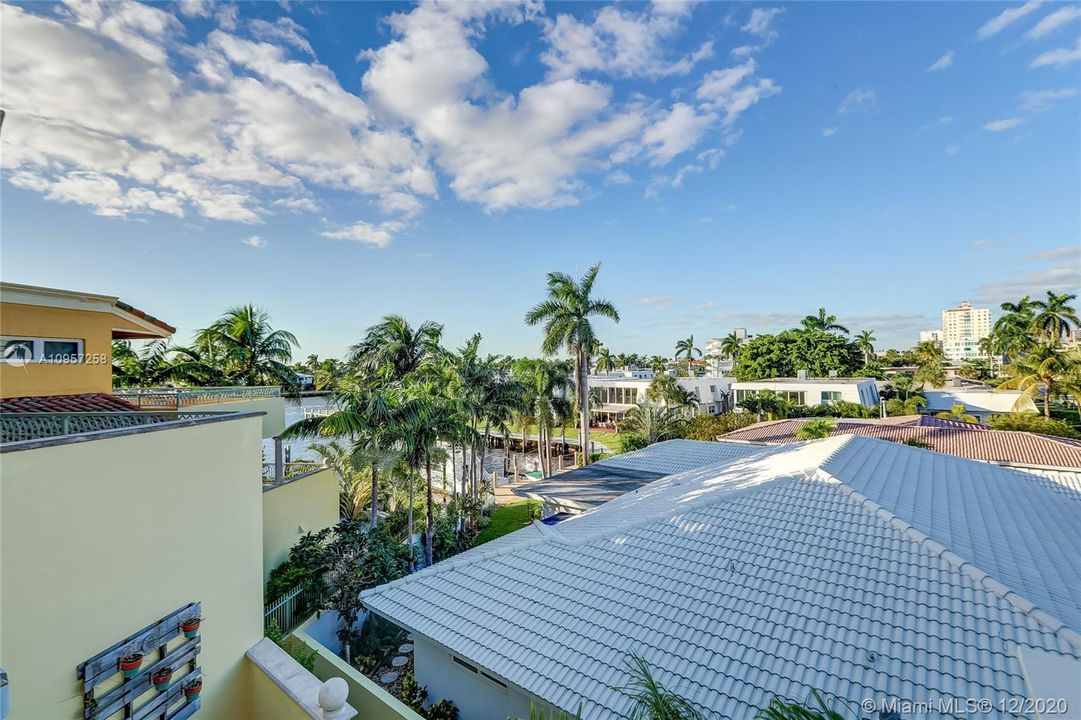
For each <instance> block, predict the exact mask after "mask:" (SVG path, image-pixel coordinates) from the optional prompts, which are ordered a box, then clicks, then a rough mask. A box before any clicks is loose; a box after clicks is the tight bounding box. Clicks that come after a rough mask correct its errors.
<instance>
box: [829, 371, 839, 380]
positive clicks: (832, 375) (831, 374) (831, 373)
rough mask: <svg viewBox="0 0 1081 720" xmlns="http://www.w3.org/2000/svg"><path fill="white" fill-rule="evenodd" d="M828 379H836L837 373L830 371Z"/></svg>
mask: <svg viewBox="0 0 1081 720" xmlns="http://www.w3.org/2000/svg"><path fill="white" fill-rule="evenodd" d="M830 377H831V378H835V377H837V371H836V370H830Z"/></svg>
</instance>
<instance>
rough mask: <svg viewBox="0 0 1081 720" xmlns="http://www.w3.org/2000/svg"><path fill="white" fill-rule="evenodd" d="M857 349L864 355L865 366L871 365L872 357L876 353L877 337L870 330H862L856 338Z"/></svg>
mask: <svg viewBox="0 0 1081 720" xmlns="http://www.w3.org/2000/svg"><path fill="white" fill-rule="evenodd" d="M856 347H857V348H859V350H860V351H861V352H862V353H863V364H864V365H865V366H866V365H870V364H871V356H872V355H874V352H875V336H874V333H872V332H871V331H870V330H862V331H860V334H859V335H857V336H856Z"/></svg>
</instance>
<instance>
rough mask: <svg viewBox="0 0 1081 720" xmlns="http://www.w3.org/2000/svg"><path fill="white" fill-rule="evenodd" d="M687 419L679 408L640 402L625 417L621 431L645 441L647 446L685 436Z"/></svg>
mask: <svg viewBox="0 0 1081 720" xmlns="http://www.w3.org/2000/svg"><path fill="white" fill-rule="evenodd" d="M685 422H686V419H685V418H684V416H683V413H682V411H680V410H679V409H678V408H671V407H667V406H665V405H655V404H653V403H649V402H639V403H638V404H637V405H635V406H634V407H632V408H631V409H630V410H628V411H627V412H626V414H625V415H624V416H623V422H622V423H621V425H620V429H621V430H622V431H623V432H627V433H633V434H635V435H638V436H639V437H641V438H642V439H643V440H645V442H646V444H647V445H652V444H653V443H655V442H660V441H662V440H671V439H673V438H678V437H682V436H683V427H684V424H685Z"/></svg>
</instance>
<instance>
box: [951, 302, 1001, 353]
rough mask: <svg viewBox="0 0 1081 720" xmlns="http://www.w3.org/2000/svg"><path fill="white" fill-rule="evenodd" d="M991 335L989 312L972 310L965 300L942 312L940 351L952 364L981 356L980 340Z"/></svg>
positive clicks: (981, 309) (980, 309)
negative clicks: (957, 305)
mask: <svg viewBox="0 0 1081 720" xmlns="http://www.w3.org/2000/svg"><path fill="white" fill-rule="evenodd" d="M990 334H991V311H990V310H988V309H987V308H974V307H972V305H971V304H970V303H969V302H968V301H967V300H966V301H962V303H961V305H960V306H959V307H955V308H950V309H948V310H943V311H942V350H943V352H945V353H946V357H947V358H948V359H949V360H950V361H952V362H964V361H965V360H974V359H976V358H979V357H981V356H982V355H983V353H982V352H981V351H980V340H982V339H984V338H985V337H987V336H988V335H990Z"/></svg>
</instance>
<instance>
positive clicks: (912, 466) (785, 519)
mask: <svg viewBox="0 0 1081 720" xmlns="http://www.w3.org/2000/svg"><path fill="white" fill-rule="evenodd" d="M1079 526H1081V502H1075V501H1070V502H1064V501H1063V497H1062V495H1061V493H1060V492H1059V491H1055V490H1052V489H1050V488H1049V487H1047V486H1046V485H1044V484H1042V483H1040V482H1037V481H1035V479H1034V478H1032V477H1031V476H1027V475H1025V474H1024V473H1019V472H1016V471H1013V470H1010V469H1007V468H1001V467H997V466H995V465H992V464H989V463H982V462H975V461H971V460H966V459H964V458H959V457H953V456H950V455H944V454H941V453H935V452H929V451H927V450H922V449H919V448H914V447H909V446H906V445H902V444H899V443H893V442H885V441H881V440H876V439H873V438H866V437H860V436H853V435H847V436H841V437H835V438H828V439H824V440H819V441H814V442H808V443H795V444H791V445H784V446H777V447H761V448H758V449H757V452H756V453H753V454H749V455H745V456H742V457H738V458H735V459H732V460H729V461H727V462H722V463H720V464H714V465H707V466H704V467H701V468H698V469H694V470H690V471H687V472H683V473H679V474H676V475H670V476H668V477H665V478H663V479H660V480H657V481H655V482H653V483H651V484H649V485H646V486H644V487H642V488H640V489H639V490H638V491H637V492H634V493H629V494H626V495H623V496H621V497H619V498H617V499H615V500H612V501H610V502H608V503H605V504H603V505H600V506H599V507H596V508H595V509H593V510H591V511H589V512H586V513H582V514H580V515H577V516H574V517H571V518H568V519H566V520H564V521H563V522H560V523H558V524H556V525H553V526H549V525H546V524H544V523H539V522H538V523H534V524H532V525H530V526H528V527H526V528H524V529H522V530H520V531H518V532H516V533H513V534H511V535H508V536H504V537H503V538H500V539H499V540H498V541H495V543H493V544H491V545H486V546H481V547H478V548H475V549H473V550H471V551H468V552H466V553H463V554H462V555H460V556H458V557H456V558H454V559H453V560H451V561H448V562H444V563H438V564H436V565H435V566H433V567H431V568H427V569H425V570H423V571H421V572H419V573H417V574H414V575H411V576H409V577H406V578H402V579H400V580H396V581H394V582H391V583H389V584H386V585H383V586H380V587H376V588H372V589H370V590H367V591H365V592H364V593H362V595H361V598H362V600H363V601H364V602H365V604H366V605H367V607H368V608H369V609H370V610H371V611H373V612H375V613H378V614H380V615H382V616H384V617H386V618H388V619H390V620H392V621H393V622H395V623H397V624H399V625H401V626H402V627H404V628H407V629H408V630H410V631H411V632H412V633H413V635H414V638H415V663H416V675H417V678H418V680H419V681H420V682H421V683H423V684H426V685H428V687H429V689H430V690H431V691H432V693H433V694H434V695H435V696H437V697H446V698H450V699H452V700H454V702H455V703H456V704H457V705H458V707H459V708H460V709H461V712H462V715H461V717H462V720H503V719H504V718H506V717H507V716H519V717H527V716H528V710H529V704H530V701H531V700H534V701H539V702H540V703H541V704H542V705H546V706H549V707H554V708H560V709H563V710H565V711H568V712H571V713H573V712H575V711H577V710H578V709H579V708H581V712H582V717H583V718H585V720H594V719H600V718H611V717H619V716H622V715H623V714H625V713H626V712H628V711H629V710H630V709H631V707H632V701H631V700H630V699H629V698H628V697H627V696H626V695H625V694H623V693H621V692H620V690H619V688H620V687H622V686H626V685H627V684H628V683H629V682H630V681H631V675H630V674H629V672H628V666H627V659H628V657H629V655H630V654H631V653H637V654H639V655H640V656H641V657H642V658H643V659H644V660H645V661H646V662H647V663H648V665H649V666H650V667H651V668H652V669H653V674H654V677H655V678H656V680H657V681H658V682H659V683H660V684H661V685H663V686H664V687H666V688H668V689H669V690H671V691H672V692H674V693H676V694H678V695H680V696H682V697H684V698H686V699H687V700H689V701H690V702H692V703H694V704H695V705H697V706H698V707H700V708H702V709H703V710H705V711H706V712H707V714H708V715H709V716H710V717H722V718H748V717H752V716H753V715H754V714H755V712H756V711H757V710H758V709H759V708H762V707H764V706H765V705H766V704H767V703H768V702H769V701H770V699H771V698H772V697H774V696H778V695H779V696H784V697H788V698H792V699H794V700H797V701H804V700H806V699H807V698H808V697H809V696H810V692H811V691H812V690H818V691H820V692H823V693H825V694H827V695H829V696H834V697H836V698H839V699H840V701H843V702H846V703H848V706H849V707H856V708H859V707H861V703H863V702H866V701H867V700H871V701H874V702H876V703H881V702H883V701H888V700H891V699H899V700H902V701H921V700H926V699H927V698H936V697H942V698H989V699H991V701H992V702H1002V703H1016V702H1019V701H1020V702H1023V701H1024V698H1033V697H1051V698H1063V699H1064V702H1065V703H1068V704H1069V706H1070V707H1075V705H1073V704H1072V703H1078V702H1081V697H1079V694H1081V691H1079V688H1081V684H1078V683H1077V682H1076V678H1077V677H1078V676H1079V675H1081V634H1079V631H1081V599H1079V598H1081V536H1079V535H1078V534H1077V533H1076V532H1073V531H1072V529H1073V528H1077V527H1079ZM880 706H881V705H877V704H876V707H880ZM943 714H949V713H948V712H946V713H943ZM1003 714H1007V713H1003ZM876 716H877V715H876Z"/></svg>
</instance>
